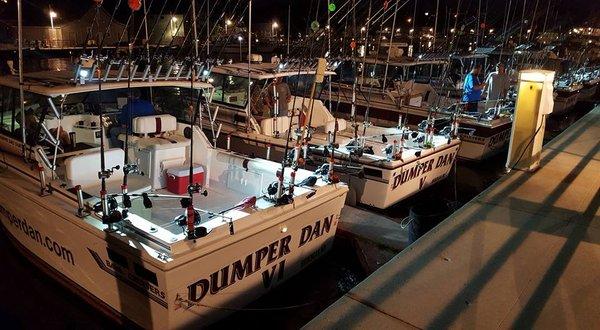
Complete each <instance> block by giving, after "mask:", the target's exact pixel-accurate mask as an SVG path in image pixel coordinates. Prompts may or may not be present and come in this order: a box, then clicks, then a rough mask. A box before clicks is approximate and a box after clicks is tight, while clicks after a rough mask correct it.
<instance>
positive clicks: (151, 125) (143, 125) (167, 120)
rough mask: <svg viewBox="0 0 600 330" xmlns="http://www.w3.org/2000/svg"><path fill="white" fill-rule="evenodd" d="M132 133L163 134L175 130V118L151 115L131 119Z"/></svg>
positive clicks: (144, 134)
mask: <svg viewBox="0 0 600 330" xmlns="http://www.w3.org/2000/svg"><path fill="white" fill-rule="evenodd" d="M132 128H133V129H132V131H133V133H135V134H138V135H143V136H146V135H147V134H163V133H166V132H172V131H175V130H177V118H175V117H174V116H172V115H152V116H143V117H136V118H133V122H132Z"/></svg>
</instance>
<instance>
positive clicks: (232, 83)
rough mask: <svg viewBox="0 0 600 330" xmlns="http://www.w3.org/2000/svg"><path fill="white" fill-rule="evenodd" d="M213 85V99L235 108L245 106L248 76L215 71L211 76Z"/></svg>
mask: <svg viewBox="0 0 600 330" xmlns="http://www.w3.org/2000/svg"><path fill="white" fill-rule="evenodd" d="M211 79H212V82H211V83H212V85H213V86H214V87H215V92H214V95H213V101H214V102H218V103H224V104H227V105H231V106H234V107H237V108H245V107H246V104H247V103H248V78H247V77H238V76H230V75H224V74H220V73H215V74H213V75H212V76H211Z"/></svg>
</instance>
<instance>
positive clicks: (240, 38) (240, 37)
mask: <svg viewBox="0 0 600 330" xmlns="http://www.w3.org/2000/svg"><path fill="white" fill-rule="evenodd" d="M237 39H238V41H239V43H240V62H241V61H242V41H243V40H244V37H242V36H238V38H237Z"/></svg>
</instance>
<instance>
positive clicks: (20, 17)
mask: <svg viewBox="0 0 600 330" xmlns="http://www.w3.org/2000/svg"><path fill="white" fill-rule="evenodd" d="M17 21H18V22H17V24H18V34H19V36H18V39H19V41H18V44H19V102H20V103H21V138H22V140H23V145H22V146H21V152H22V153H23V159H25V161H27V156H26V155H25V151H26V150H27V149H26V145H27V137H26V135H25V95H24V93H23V5H22V3H21V0H17Z"/></svg>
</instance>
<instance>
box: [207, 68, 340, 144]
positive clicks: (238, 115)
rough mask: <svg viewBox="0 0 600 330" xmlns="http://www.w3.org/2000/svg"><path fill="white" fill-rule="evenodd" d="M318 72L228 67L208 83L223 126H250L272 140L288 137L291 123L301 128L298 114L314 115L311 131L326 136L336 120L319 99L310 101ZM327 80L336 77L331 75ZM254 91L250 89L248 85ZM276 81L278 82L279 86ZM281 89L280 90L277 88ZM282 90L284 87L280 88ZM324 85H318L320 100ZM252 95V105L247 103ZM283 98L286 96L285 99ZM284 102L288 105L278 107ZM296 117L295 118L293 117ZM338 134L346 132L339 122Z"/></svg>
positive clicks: (215, 69) (214, 74)
mask: <svg viewBox="0 0 600 330" xmlns="http://www.w3.org/2000/svg"><path fill="white" fill-rule="evenodd" d="M315 74H316V68H312V67H310V66H306V67H303V68H301V69H297V68H294V67H290V68H287V67H286V66H285V65H283V64H277V63H252V64H251V65H250V67H248V64H246V63H234V64H225V65H220V66H217V67H215V68H214V69H213V70H212V72H211V75H210V78H209V82H210V83H211V84H212V85H213V86H214V96H213V98H212V104H213V106H214V107H219V112H218V114H219V117H218V120H219V121H220V122H223V123H226V124H229V125H235V126H238V127H239V128H245V127H246V126H247V124H248V123H249V124H250V125H251V127H252V128H253V129H254V131H255V132H257V133H260V134H265V135H270V136H283V135H285V134H286V132H287V130H288V128H289V125H290V120H292V121H293V122H292V126H294V127H297V125H298V111H303V112H304V113H305V114H308V113H309V112H312V119H311V127H314V128H316V129H317V130H320V131H323V132H330V131H333V129H334V125H335V118H334V116H333V115H332V114H331V112H330V111H329V109H327V108H326V107H325V105H324V104H323V102H322V101H321V100H318V99H313V100H311V92H312V87H313V83H314V81H315ZM325 75H326V76H331V75H334V73H333V72H331V71H326V72H325ZM249 81H250V82H251V86H250V87H251V88H248V82H249ZM276 81H277V82H276ZM278 85H280V86H278ZM281 86H283V87H281ZM323 86H324V83H316V84H315V86H314V87H315V90H314V93H313V97H314V98H317V97H318V95H319V94H320V92H321V90H322V89H323ZM248 91H250V95H251V97H250V102H248ZM280 94H286V97H284V96H283V95H280ZM282 102H285V103H286V104H279V103H282ZM292 111H293V113H294V114H295V115H294V116H291V114H292ZM338 125H341V126H340V127H339V130H344V129H345V128H346V123H345V121H343V120H341V121H339V122H338Z"/></svg>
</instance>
